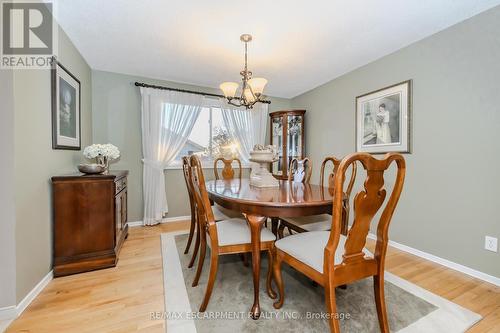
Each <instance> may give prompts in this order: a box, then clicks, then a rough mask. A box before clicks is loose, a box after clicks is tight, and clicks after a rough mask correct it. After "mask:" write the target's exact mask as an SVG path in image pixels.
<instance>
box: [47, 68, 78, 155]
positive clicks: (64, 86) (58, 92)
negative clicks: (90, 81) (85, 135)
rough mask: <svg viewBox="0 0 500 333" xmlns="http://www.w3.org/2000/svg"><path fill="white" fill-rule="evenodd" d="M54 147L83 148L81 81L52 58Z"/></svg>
mask: <svg viewBox="0 0 500 333" xmlns="http://www.w3.org/2000/svg"><path fill="white" fill-rule="evenodd" d="M51 88H52V148H53V149H69V150H80V149H81V140H80V135H81V123H80V119H81V118H80V105H81V101H80V81H79V80H78V79H77V78H76V77H75V76H74V75H73V74H71V73H70V71H69V70H68V69H66V68H65V67H64V66H63V65H61V64H60V63H59V62H58V61H57V59H55V58H53V60H52V87H51Z"/></svg>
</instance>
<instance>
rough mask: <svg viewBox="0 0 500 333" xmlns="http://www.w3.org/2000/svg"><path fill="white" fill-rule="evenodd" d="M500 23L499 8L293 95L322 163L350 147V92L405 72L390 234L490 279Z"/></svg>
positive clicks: (311, 149) (497, 266)
mask: <svg viewBox="0 0 500 333" xmlns="http://www.w3.org/2000/svg"><path fill="white" fill-rule="evenodd" d="M499 31H500V7H496V8H494V9H492V10H490V11H487V12H485V13H483V14H480V15H478V16H476V17H473V18H471V19H469V20H467V21H465V22H462V23H460V24H457V25H455V26H453V27H451V28H449V29H446V30H444V31H442V32H440V33H437V34H435V35H433V36H431V37H428V38H426V39H424V40H422V41H419V42H417V43H415V44H412V45H410V46H408V47H406V48H404V49H402V50H399V51H397V52H395V53H393V54H391V55H388V56H386V57H384V58H382V59H380V60H377V61H375V62H373V63H371V64H369V65H366V66H364V67H362V68H359V69H357V70H355V71H352V72H350V73H348V74H346V75H344V76H342V77H339V78H337V79H335V80H333V81H331V82H329V83H327V84H325V85H322V86H320V87H318V88H316V89H314V90H311V91H309V92H307V93H305V94H303V95H301V96H298V97H296V98H294V99H293V100H292V106H293V107H300V108H305V109H307V113H306V146H307V152H308V155H309V156H311V157H312V158H313V160H314V163H315V165H319V164H320V163H321V160H322V159H323V157H324V156H327V155H330V154H333V155H336V156H344V155H346V154H349V153H351V152H353V151H354V150H355V141H354V138H355V136H354V130H355V114H354V112H355V105H354V103H355V97H356V96H358V95H361V94H363V93H367V92H370V91H373V90H376V89H379V88H382V87H384V86H388V85H392V84H394V83H397V82H401V81H404V80H408V79H412V80H413V85H414V89H413V130H414V131H413V148H414V149H413V153H412V154H411V155H405V158H406V160H407V177H406V184H405V188H404V191H403V195H402V197H401V201H400V204H399V206H398V208H397V211H396V214H395V216H394V219H393V222H392V225H391V229H390V238H391V239H392V240H394V241H396V242H399V243H402V244H405V245H408V246H411V247H413V248H416V249H419V250H422V251H425V252H428V253H431V254H434V255H437V256H439V257H442V258H445V259H449V260H451V261H454V262H457V263H460V264H463V265H466V266H468V267H471V268H474V269H477V270H480V271H482V272H485V273H488V274H491V275H494V276H496V277H500V254H499V253H493V252H488V251H485V250H484V249H483V247H484V236H485V235H491V236H495V237H497V238H500V220H499V219H500V218H499V215H498V209H497V207H498V202H499V195H498V186H499V184H500V174H499V173H498V165H499V163H500V157H499V156H500V155H499V144H498V133H499V131H500V102H499V100H498V95H499V92H500V85H499V78H500V60H499V59H500V34H499ZM315 176H316V177H317V176H318V175H315ZM316 180H317V179H316Z"/></svg>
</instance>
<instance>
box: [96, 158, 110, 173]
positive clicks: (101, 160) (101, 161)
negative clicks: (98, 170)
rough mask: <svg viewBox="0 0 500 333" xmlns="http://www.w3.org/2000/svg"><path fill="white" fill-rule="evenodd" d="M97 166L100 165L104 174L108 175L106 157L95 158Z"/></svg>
mask: <svg viewBox="0 0 500 333" xmlns="http://www.w3.org/2000/svg"><path fill="white" fill-rule="evenodd" d="M95 159H96V161H97V164H99V165H102V166H103V167H104V172H103V173H104V174H107V173H109V159H108V157H107V156H101V155H99V156H97V157H96V158H95Z"/></svg>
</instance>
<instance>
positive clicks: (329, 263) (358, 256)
mask: <svg viewBox="0 0 500 333" xmlns="http://www.w3.org/2000/svg"><path fill="white" fill-rule="evenodd" d="M358 162H359V163H360V164H361V165H362V166H363V168H364V170H365V171H366V178H365V181H364V189H363V190H361V191H360V192H358V193H357V194H356V196H355V197H354V200H353V202H354V210H353V212H354V220H353V224H352V226H351V228H350V229H349V232H348V234H347V236H344V235H342V234H341V232H340V231H341V227H342V226H341V224H342V209H343V206H342V201H343V198H344V181H345V178H346V172H347V170H348V168H349V167H350V165H351V164H353V163H358ZM393 162H395V163H396V167H397V173H396V176H395V181H394V186H393V189H392V191H391V192H390V193H391V194H390V197H389V199H388V200H385V199H386V196H387V190H386V189H385V188H384V173H385V172H386V170H387V169H388V168H389V167H390V166H391V165H392V164H393ZM405 172H406V167H405V160H404V158H403V156H402V155H401V154H398V153H388V154H386V155H385V156H384V158H383V159H381V160H378V159H376V158H374V157H373V156H372V155H370V154H367V153H354V154H351V155H349V156H347V157H346V158H344V159H343V160H342V162H341V163H340V165H339V166H338V170H337V172H336V174H335V177H334V198H333V210H332V211H333V214H332V216H333V217H332V228H331V230H330V231H312V232H304V233H299V234H295V235H292V236H288V237H285V238H283V239H280V240H278V241H276V242H275V246H274V247H273V257H274V258H273V261H274V263H273V278H274V280H275V282H276V285H277V287H278V291H279V298H278V300H277V301H276V302H275V303H274V304H273V305H274V307H275V308H276V309H279V308H281V307H282V305H283V302H284V297H285V295H284V292H283V290H284V286H283V279H282V275H281V265H282V263H283V262H286V263H287V264H288V265H290V266H291V267H293V268H295V269H296V270H298V271H300V272H302V273H303V274H305V275H306V276H308V277H309V278H311V279H312V280H314V281H315V282H317V283H318V284H319V285H321V286H323V287H324V288H325V303H326V309H327V317H328V321H329V325H330V330H331V332H335V333H339V332H340V326H339V321H338V319H337V317H336V316H335V315H336V311H337V307H336V301H335V287H337V286H341V285H345V284H349V283H352V282H355V281H358V280H361V279H364V278H367V277H371V276H373V282H374V284H373V285H374V293H375V304H376V307H377V315H378V321H379V326H380V330H381V331H382V332H384V333H385V332H389V324H388V322H387V310H386V306H385V296H384V267H385V256H386V252H387V243H388V240H389V239H388V233H389V224H390V222H391V219H392V216H393V213H394V210H395V208H396V205H397V203H398V200H399V197H400V195H401V191H402V189H403V183H404V178H405ZM391 174H392V173H391ZM384 203H385V205H384ZM382 207H383V210H382ZM379 211H381V215H380V217H379V220H378V223H377V226H376V227H377V243H376V247H375V254H374V255H373V254H371V253H370V252H369V251H368V250H367V249H366V248H365V244H366V239H367V235H368V233H369V231H370V224H371V222H372V220H373V218H374V217H375V216H376V215H377V213H378V212H379Z"/></svg>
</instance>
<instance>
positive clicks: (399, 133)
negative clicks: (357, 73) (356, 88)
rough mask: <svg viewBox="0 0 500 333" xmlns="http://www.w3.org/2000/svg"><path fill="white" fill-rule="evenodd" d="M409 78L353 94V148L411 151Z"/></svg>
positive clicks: (376, 151)
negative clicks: (354, 122) (354, 115)
mask: <svg viewBox="0 0 500 333" xmlns="http://www.w3.org/2000/svg"><path fill="white" fill-rule="evenodd" d="M411 89H412V82H411V80H408V81H405V82H401V83H398V84H395V85H393V86H390V87H386V88H382V89H380V90H377V91H373V92H371V93H368V94H364V95H361V96H358V97H356V151H358V152H367V153H375V154H377V153H387V152H400V153H411Z"/></svg>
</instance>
